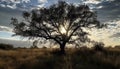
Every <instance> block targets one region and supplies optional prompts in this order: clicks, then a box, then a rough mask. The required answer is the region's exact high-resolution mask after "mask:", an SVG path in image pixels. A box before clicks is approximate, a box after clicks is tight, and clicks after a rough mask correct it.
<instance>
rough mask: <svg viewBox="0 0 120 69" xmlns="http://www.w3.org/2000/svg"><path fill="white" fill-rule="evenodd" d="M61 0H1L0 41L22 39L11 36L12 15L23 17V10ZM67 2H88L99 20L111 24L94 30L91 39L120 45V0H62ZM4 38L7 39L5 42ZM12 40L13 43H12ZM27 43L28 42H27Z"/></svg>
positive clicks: (76, 3) (46, 5) (45, 5)
mask: <svg viewBox="0 0 120 69" xmlns="http://www.w3.org/2000/svg"><path fill="white" fill-rule="evenodd" d="M58 1H60V0H0V43H2V42H3V43H7V41H12V42H13V43H14V41H16V40H17V41H18V42H17V44H21V43H19V41H21V39H20V38H19V37H11V35H12V34H14V32H12V29H13V28H12V26H11V25H10V19H11V17H16V18H18V19H20V20H21V19H22V12H23V11H25V10H32V9H34V8H41V7H48V6H50V5H52V4H54V3H57V2H58ZM62 1H66V2H67V3H74V4H75V5H78V4H87V5H88V6H89V7H90V8H91V9H92V10H95V11H97V14H98V15H97V16H98V20H99V21H100V22H101V23H107V24H109V26H108V28H106V29H100V30H92V32H91V37H90V38H91V39H93V40H96V41H102V42H104V43H105V44H106V45H120V1H119V0H62ZM3 40H6V42H4V41H3ZM12 42H11V43H12ZM26 45H27V44H26Z"/></svg>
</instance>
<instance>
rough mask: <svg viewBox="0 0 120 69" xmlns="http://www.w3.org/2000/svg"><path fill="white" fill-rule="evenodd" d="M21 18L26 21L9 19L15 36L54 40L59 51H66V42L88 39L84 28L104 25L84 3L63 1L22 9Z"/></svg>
mask: <svg viewBox="0 0 120 69" xmlns="http://www.w3.org/2000/svg"><path fill="white" fill-rule="evenodd" d="M23 17H24V19H25V20H24V21H22V22H18V20H17V19H16V18H12V25H13V26H14V32H15V33H16V34H15V35H21V36H23V37H30V38H36V37H40V38H45V39H46V40H52V41H55V42H56V43H57V44H59V46H60V52H61V53H62V54H64V53H65V46H66V44H67V43H73V42H75V41H77V40H79V41H81V42H85V41H87V35H88V33H87V32H85V31H84V30H83V29H84V28H93V27H98V28H102V26H103V25H102V24H100V22H99V21H98V20H97V16H96V14H95V13H94V12H93V11H91V10H90V8H89V7H88V6H87V5H79V6H75V5H73V4H68V3H66V2H64V1H59V2H58V4H53V5H51V6H50V7H47V8H46V7H43V8H41V9H39V10H33V11H32V12H24V13H23Z"/></svg>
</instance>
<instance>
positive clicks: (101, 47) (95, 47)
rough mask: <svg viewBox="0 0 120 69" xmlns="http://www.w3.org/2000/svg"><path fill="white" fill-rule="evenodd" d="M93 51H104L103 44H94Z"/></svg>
mask: <svg viewBox="0 0 120 69" xmlns="http://www.w3.org/2000/svg"><path fill="white" fill-rule="evenodd" d="M93 49H94V50H96V51H103V50H104V43H103V42H95V44H94V46H93Z"/></svg>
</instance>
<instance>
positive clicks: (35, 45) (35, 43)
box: [30, 40, 38, 48]
mask: <svg viewBox="0 0 120 69" xmlns="http://www.w3.org/2000/svg"><path fill="white" fill-rule="evenodd" d="M37 43H38V40H35V41H33V45H32V46H31V47H30V48H38V46H37Z"/></svg>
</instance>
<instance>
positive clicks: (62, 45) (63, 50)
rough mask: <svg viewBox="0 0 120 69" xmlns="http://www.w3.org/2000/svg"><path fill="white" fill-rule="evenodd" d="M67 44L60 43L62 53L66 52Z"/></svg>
mask: <svg viewBox="0 0 120 69" xmlns="http://www.w3.org/2000/svg"><path fill="white" fill-rule="evenodd" d="M65 45H66V43H63V44H61V45H60V54H65Z"/></svg>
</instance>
